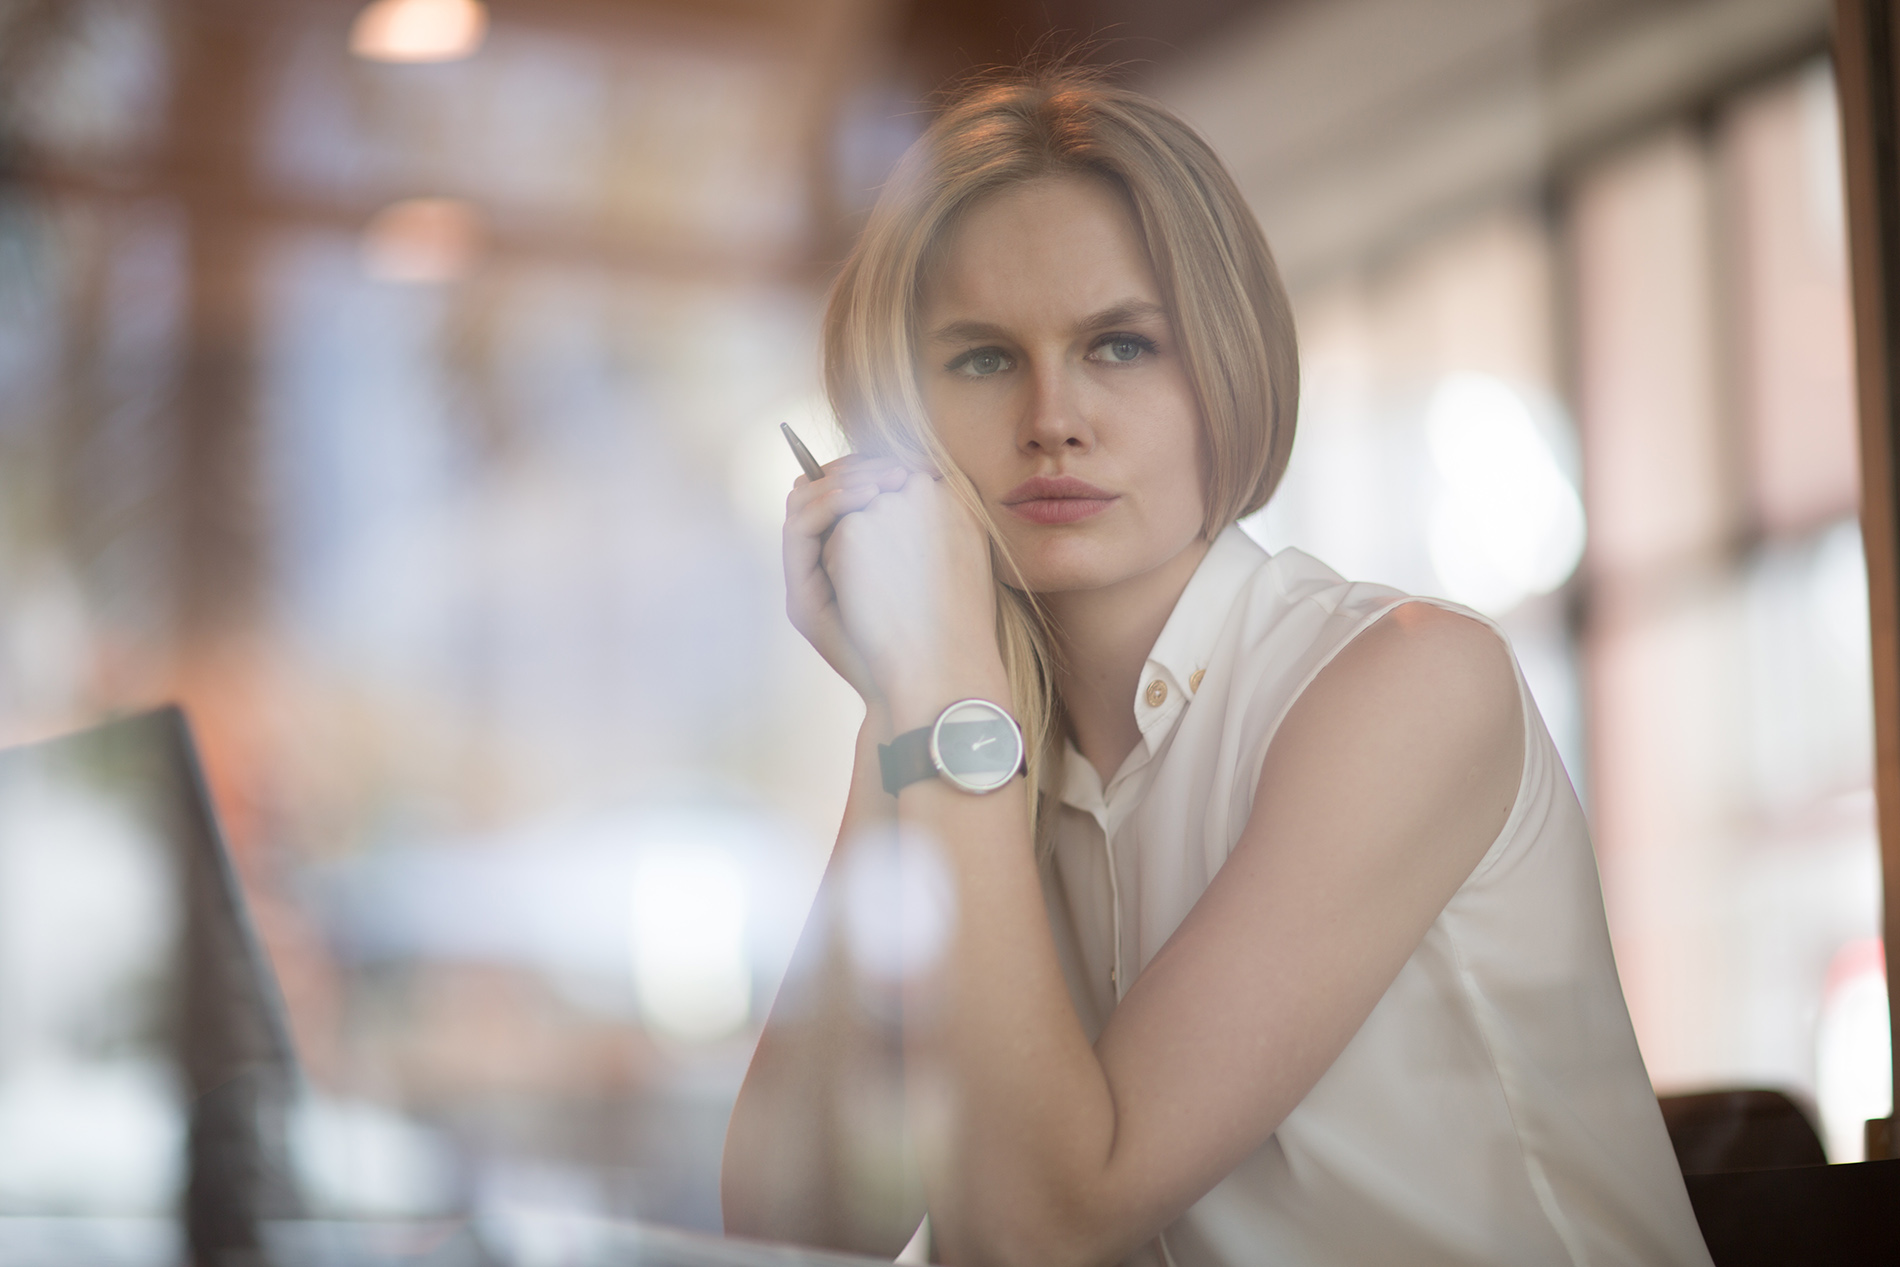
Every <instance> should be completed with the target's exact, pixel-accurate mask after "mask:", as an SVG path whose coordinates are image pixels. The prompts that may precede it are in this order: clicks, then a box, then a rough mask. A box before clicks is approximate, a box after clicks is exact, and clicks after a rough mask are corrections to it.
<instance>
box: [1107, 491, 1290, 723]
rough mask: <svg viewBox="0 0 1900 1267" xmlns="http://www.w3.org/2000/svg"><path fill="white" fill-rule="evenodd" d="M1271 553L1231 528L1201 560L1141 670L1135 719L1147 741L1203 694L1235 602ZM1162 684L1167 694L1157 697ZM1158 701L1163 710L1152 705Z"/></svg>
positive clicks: (1136, 694) (1226, 529)
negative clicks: (1202, 679) (1203, 681)
mask: <svg viewBox="0 0 1900 1267" xmlns="http://www.w3.org/2000/svg"><path fill="white" fill-rule="evenodd" d="M1267 557H1268V556H1267V552H1266V551H1265V550H1264V549H1262V548H1261V547H1260V545H1259V543H1258V542H1256V541H1255V540H1254V539H1253V538H1252V537H1250V536H1248V535H1247V534H1246V533H1245V532H1243V531H1242V530H1241V528H1240V525H1238V524H1229V525H1228V526H1227V527H1226V528H1223V529H1222V530H1221V532H1220V534H1219V535H1218V536H1216V537H1215V538H1214V541H1213V544H1212V545H1210V546H1208V548H1207V553H1206V554H1205V555H1203V556H1201V562H1200V564H1199V566H1197V567H1196V568H1195V569H1194V575H1193V576H1191V577H1189V578H1188V583H1187V588H1186V589H1184V590H1182V591H1181V597H1180V598H1179V599H1178V600H1176V602H1175V604H1174V611H1173V612H1171V613H1170V614H1169V616H1168V623H1167V624H1165V625H1163V626H1162V627H1161V636H1160V637H1159V638H1156V639H1155V645H1154V649H1153V650H1151V651H1150V652H1149V653H1148V662H1147V664H1145V665H1144V666H1143V667H1142V671H1141V682H1140V684H1139V685H1138V686H1137V687H1136V689H1135V717H1136V720H1137V721H1138V722H1139V723H1140V725H1141V730H1142V734H1143V736H1144V737H1146V736H1147V734H1148V733H1149V731H1150V729H1151V727H1153V726H1155V725H1156V724H1157V723H1159V722H1160V721H1161V720H1162V719H1163V718H1166V717H1173V716H1174V715H1175V714H1176V713H1178V712H1179V711H1180V709H1181V708H1182V707H1183V706H1185V705H1186V703H1187V701H1188V700H1189V699H1190V698H1192V697H1193V695H1194V692H1195V691H1197V690H1199V689H1200V685H1201V682H1200V678H1199V676H1198V675H1199V674H1200V672H1201V671H1202V670H1203V669H1205V668H1206V667H1207V660H1208V656H1209V655H1210V654H1211V653H1212V651H1213V649H1214V640H1215V639H1216V638H1218V637H1219V636H1220V630H1221V626H1222V625H1223V624H1225V623H1226V621H1227V613H1228V612H1229V611H1230V610H1231V609H1232V608H1233V605H1234V600H1235V599H1236V598H1238V597H1239V596H1240V591H1241V590H1242V589H1244V588H1245V587H1246V584H1247V579H1248V578H1249V577H1251V576H1252V575H1253V574H1254V573H1255V572H1256V571H1258V570H1259V569H1260V566H1261V565H1262V564H1263V563H1265V562H1266V561H1267ZM1156 682H1160V683H1162V684H1163V685H1164V686H1165V687H1166V690H1164V691H1156V690H1155V689H1154V684H1155V683H1156ZM1156 695H1160V696H1161V697H1162V702H1161V703H1160V704H1159V705H1155V704H1153V703H1151V701H1152V700H1153V698H1154V697H1155V696H1156Z"/></svg>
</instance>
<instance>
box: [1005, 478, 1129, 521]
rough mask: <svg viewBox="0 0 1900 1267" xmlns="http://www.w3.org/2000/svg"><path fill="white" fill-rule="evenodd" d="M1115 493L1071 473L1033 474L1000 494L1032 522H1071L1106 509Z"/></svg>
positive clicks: (1006, 503) (1020, 515)
mask: <svg viewBox="0 0 1900 1267" xmlns="http://www.w3.org/2000/svg"><path fill="white" fill-rule="evenodd" d="M1116 496H1117V495H1116V494H1114V493H1111V492H1109V491H1107V490H1106V489H1101V488H1097V487H1096V486H1095V485H1093V484H1091V483H1089V482H1088V481H1087V480H1079V479H1077V478H1076V477H1075V476H1073V475H1035V476H1031V477H1030V478H1029V479H1026V480H1024V481H1023V482H1022V483H1020V484H1018V485H1017V486H1016V487H1015V488H1012V489H1010V490H1009V492H1008V493H1006V494H1004V496H1003V505H1005V506H1007V507H1009V509H1010V511H1011V513H1013V514H1015V515H1017V516H1019V517H1021V518H1023V519H1027V520H1028V521H1029V522H1030V523H1035V524H1072V523H1076V522H1078V521H1079V520H1083V519H1088V518H1091V517H1092V516H1095V515H1099V514H1101V513H1102V512H1103V511H1105V510H1107V509H1108V508H1109V507H1110V506H1112V505H1113V504H1114V503H1115V501H1116Z"/></svg>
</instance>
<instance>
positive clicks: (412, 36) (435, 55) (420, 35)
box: [350, 0, 488, 62]
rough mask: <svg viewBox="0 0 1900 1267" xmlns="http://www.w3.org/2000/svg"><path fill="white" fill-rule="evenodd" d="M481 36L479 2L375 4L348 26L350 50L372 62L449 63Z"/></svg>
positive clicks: (391, 0) (483, 22) (483, 24)
mask: <svg viewBox="0 0 1900 1267" xmlns="http://www.w3.org/2000/svg"><path fill="white" fill-rule="evenodd" d="M487 32H488V10H487V9H485V8H483V7H482V4H481V0H375V2H374V3H373V4H370V5H369V6H367V7H366V8H365V9H364V10H363V11H362V12H361V13H359V14H357V15H356V21H355V22H353V23H352V24H351V25H350V51H351V52H352V53H355V54H356V55H357V56H358V57H364V58H368V59H369V60H370V61H376V62H452V61H455V60H457V59H458V58H463V57H467V56H468V55H469V54H471V53H473V52H474V51H475V50H476V49H478V48H480V47H481V46H482V37H483V36H484V35H486V34H487Z"/></svg>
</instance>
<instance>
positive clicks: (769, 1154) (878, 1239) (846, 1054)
mask: <svg viewBox="0 0 1900 1267" xmlns="http://www.w3.org/2000/svg"><path fill="white" fill-rule="evenodd" d="M883 711H884V710H883V709H881V708H876V707H874V708H872V709H871V710H870V711H869V713H868V714H867V716H866V718H865V723H864V727H863V729H862V730H861V731H860V732H859V736H858V747H857V760H856V763H855V765H854V767H853V771H852V779H851V794H850V798H849V800H848V801H847V803H846V807H845V815H844V823H843V825H842V826H841V827H840V829H839V832H838V843H837V846H836V847H835V848H834V849H833V850H832V854H831V861H830V863H829V865H827V867H826V868H825V875H824V879H823V881H822V882H821V883H820V885H819V889H818V898H817V900H816V902H814V904H813V906H812V913H811V916H810V918H809V919H808V920H807V922H806V925H805V930H804V932H803V934H802V935H801V936H800V938H799V942H798V949H797V951H796V952H795V953H794V955H793V957H792V964H791V968H790V970H789V971H788V972H787V973H786V976H785V982H784V984H783V985H782V986H781V987H780V988H779V993H778V998H777V999H776V1000H774V1002H773V1005H772V1012H771V1016H770V1018H769V1019H768V1020H767V1021H766V1025H765V1030H764V1032H763V1033H762V1034H761V1035H760V1037H759V1045H758V1049H757V1051H756V1053H755V1054H754V1055H753V1058H752V1065H751V1068H750V1069H749V1070H747V1072H746V1079H745V1083H744V1085H743V1086H742V1087H741V1088H740V1091H739V1098H738V1101H737V1103H736V1104H735V1105H734V1106H733V1111H732V1124H731V1126H730V1127H729V1128H728V1130H727V1133H726V1151H725V1158H724V1163H723V1166H722V1173H721V1176H720V1196H721V1201H722V1204H723V1206H724V1211H725V1221H726V1230H727V1231H728V1232H731V1233H734V1234H736V1235H741V1236H753V1237H759V1238H761V1239H770V1240H783V1241H793V1242H797V1243H799V1244H805V1245H817V1246H824V1247H826V1248H831V1249H843V1250H851V1251H856V1252H859V1253H871V1254H881V1255H883V1256H884V1257H890V1256H892V1255H894V1254H896V1253H897V1251H898V1250H900V1249H902V1248H903V1246H904V1243H905V1241H907V1240H908V1239H909V1238H910V1235H911V1233H912V1232H914V1231H915V1230H916V1228H917V1224H918V1222H919V1221H920V1220H921V1219H922V1218H923V1214H924V1197H923V1189H922V1186H921V1184H920V1182H919V1179H918V1175H917V1168H916V1163H915V1160H914V1153H913V1151H912V1149H911V1148H910V1147H909V1140H908V1136H907V1132H906V1130H905V1122H904V1112H903V1084H904V1078H903V1072H904V1071H903V1056H902V1049H901V1046H900V1043H899V1033H900V1024H899V1017H898V1015H897V1012H896V1005H897V999H896V996H895V995H894V994H891V993H890V992H889V991H888V989H887V988H886V987H884V986H883V985H882V984H881V983H879V982H877V981H875V980H870V979H867V978H866V977H865V975H864V973H862V972H861V971H860V970H859V968H858V965H857V964H856V962H855V961H854V949H853V947H852V945H851V939H850V936H849V932H848V920H847V918H846V915H845V911H844V903H845V901H846V888H847V884H846V876H847V875H848V874H849V872H850V869H851V867H852V865H853V864H854V862H856V860H857V859H858V858H859V857H860V856H861V852H862V851H863V850H865V849H867V848H877V847H879V846H880V845H881V843H882V839H881V836H882V835H883V834H884V833H886V832H887V831H888V828H889V826H890V824H891V822H892V818H893V815H892V809H893V804H894V803H893V802H892V801H891V798H890V797H889V796H887V795H885V793H884V790H883V788H882V787H880V786H878V783H877V779H876V773H875V772H876V770H877V754H876V750H875V748H874V747H873V745H874V744H875V743H877V742H879V741H880V740H887V739H888V738H889V728H888V725H880V718H879V714H881V713H882V712H883Z"/></svg>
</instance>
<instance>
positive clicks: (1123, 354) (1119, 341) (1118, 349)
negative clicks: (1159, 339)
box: [1093, 334, 1155, 365]
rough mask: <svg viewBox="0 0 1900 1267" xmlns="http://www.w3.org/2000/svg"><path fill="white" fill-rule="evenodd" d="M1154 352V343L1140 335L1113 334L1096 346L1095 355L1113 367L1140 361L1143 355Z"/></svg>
mask: <svg viewBox="0 0 1900 1267" xmlns="http://www.w3.org/2000/svg"><path fill="white" fill-rule="evenodd" d="M1154 350H1155V345H1154V342H1153V341H1152V340H1149V339H1144V338H1142V337H1141V336H1140V335H1138V334H1111V335H1109V336H1108V337H1107V338H1105V339H1103V340H1102V341H1101V342H1100V343H1097V344H1096V345H1095V351H1094V354H1093V355H1094V356H1095V358H1096V359H1097V360H1101V361H1107V362H1108V363H1109V364H1111V365H1126V364H1128V362H1130V361H1133V360H1137V359H1139V358H1140V356H1141V354H1142V353H1144V352H1152V351H1154Z"/></svg>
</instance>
